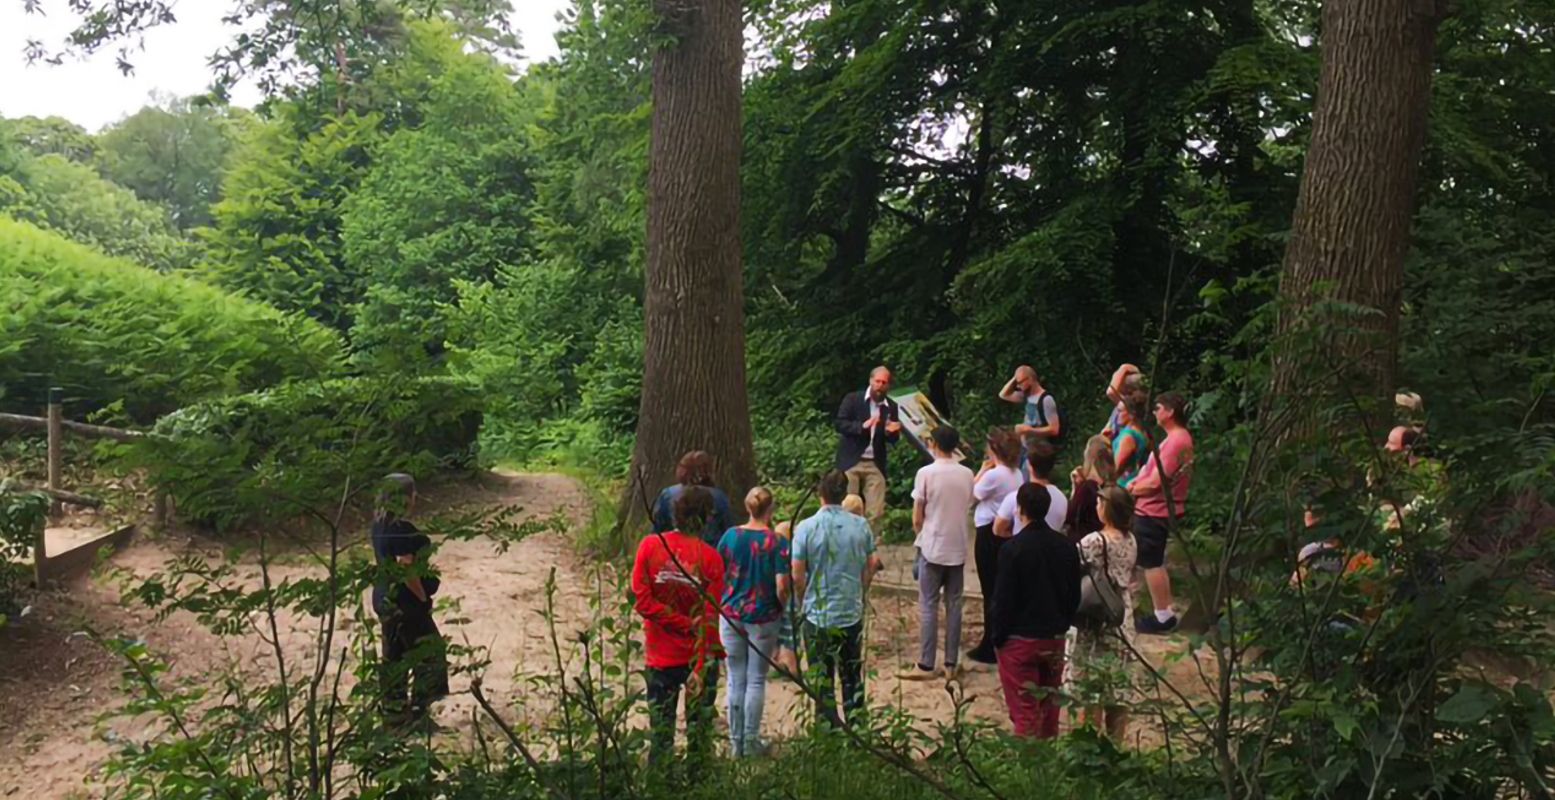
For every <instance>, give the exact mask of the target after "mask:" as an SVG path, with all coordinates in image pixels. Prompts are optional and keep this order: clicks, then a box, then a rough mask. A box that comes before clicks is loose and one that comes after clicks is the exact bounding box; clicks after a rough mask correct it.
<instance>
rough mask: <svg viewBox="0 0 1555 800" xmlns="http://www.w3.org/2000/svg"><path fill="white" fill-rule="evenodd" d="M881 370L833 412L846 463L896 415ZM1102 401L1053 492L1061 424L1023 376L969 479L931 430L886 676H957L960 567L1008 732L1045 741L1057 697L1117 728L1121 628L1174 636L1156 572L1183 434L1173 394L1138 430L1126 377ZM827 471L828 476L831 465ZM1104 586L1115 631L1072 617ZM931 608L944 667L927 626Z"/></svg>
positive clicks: (1182, 409)
mask: <svg viewBox="0 0 1555 800" xmlns="http://www.w3.org/2000/svg"><path fill="white" fill-rule="evenodd" d="M889 386H890V373H889V371H888V370H885V369H884V368H877V369H876V370H875V372H874V374H873V375H872V376H871V382H870V389H869V390H867V392H868V394H867V395H866V396H865V397H863V398H861V399H853V400H845V401H844V402H843V405H842V408H841V409H839V411H838V418H837V429H838V432H839V434H840V436H841V437H842V440H843V443H842V444H841V445H840V447H839V453H840V454H841V455H842V456H846V455H847V454H849V453H852V452H855V451H859V450H860V447H859V443H858V441H857V439H858V437H859V433H857V432H856V431H863V432H867V433H870V434H873V435H872V437H871V441H870V442H869V443H868V444H869V452H871V453H872V454H875V455H876V459H877V467H878V469H879V471H880V472H881V473H884V472H885V464H884V461H883V459H882V458H881V457H882V456H883V455H884V451H885V449H886V448H888V447H889V445H890V444H891V443H892V441H894V440H893V438H892V437H891V436H890V435H889V432H888V431H889V429H888V428H887V429H886V430H887V433H885V434H881V433H878V432H877V431H880V430H881V429H882V427H883V426H884V425H885V424H888V423H889V421H892V420H895V419H896V417H895V416H894V415H895V414H896V412H897V409H896V408H895V406H894V404H893V403H891V402H890V401H889V398H886V399H884V401H881V397H880V395H883V394H884V392H885V391H886V390H888V389H889ZM1105 396H1106V397H1107V398H1108V399H1109V400H1110V401H1111V402H1112V404H1113V412H1112V414H1111V418H1110V419H1109V421H1108V423H1107V426H1106V427H1105V428H1104V429H1103V430H1102V431H1100V432H1099V433H1097V434H1096V435H1094V436H1092V437H1091V438H1089V439H1088V440H1087V441H1086V443H1085V448H1084V457H1083V460H1082V463H1081V465H1080V466H1079V467H1076V468H1075V469H1074V470H1073V471H1071V472H1070V475H1069V487H1068V489H1067V491H1066V490H1065V489H1064V488H1061V487H1060V486H1058V485H1057V483H1056V482H1055V481H1054V479H1053V472H1054V468H1055V466H1056V461H1057V456H1058V452H1059V447H1060V446H1061V444H1062V442H1063V441H1064V440H1065V438H1066V437H1067V436H1069V434H1070V432H1069V431H1067V430H1065V427H1066V426H1067V425H1068V422H1067V415H1066V414H1065V413H1064V410H1063V407H1062V406H1061V405H1060V403H1059V401H1058V399H1057V398H1056V397H1055V396H1054V395H1053V393H1052V392H1050V391H1048V390H1047V389H1046V388H1045V387H1044V386H1043V385H1042V381H1041V379H1040V377H1039V375H1038V373H1037V371H1036V370H1035V369H1033V368H1032V367H1030V366H1021V367H1019V368H1018V369H1017V370H1015V373H1014V375H1013V376H1012V377H1011V378H1010V379H1009V380H1008V381H1007V382H1006V383H1005V384H1004V386H1003V387H1002V388H1001V389H1000V390H999V397H1000V399H1002V400H1005V401H1008V402H1011V403H1016V404H1020V405H1022V406H1023V408H1024V414H1023V416H1022V420H1021V422H1020V423H1018V424H1016V425H1015V426H1013V427H1012V428H1006V427H995V428H993V429H992V430H990V431H989V432H988V434H987V437H986V438H985V440H984V442H983V445H984V446H983V461H982V464H981V465H980V467H979V469H978V470H977V471H976V472H973V471H972V470H971V469H970V468H968V467H967V466H965V465H964V464H962V463H961V459H960V457H959V456H958V451H959V449H960V447H961V437H960V435H959V433H958V432H957V431H956V430H954V429H953V428H950V427H949V426H945V425H940V426H938V427H936V428H934V429H933V430H932V432H931V433H930V435H929V437H928V438H929V441H928V442H926V443H925V445H926V449H927V450H928V451H929V454H930V455H931V456H932V458H933V461H932V462H931V463H930V464H928V465H927V466H924V467H922V468H921V469H919V470H918V472H917V474H916V475H915V476H914V481H913V491H912V499H913V516H912V519H913V531H914V542H913V543H914V547H915V549H916V555H917V564H916V569H915V576H916V578H917V581H918V612H919V631H918V632H919V641H918V644H919V647H918V654H919V655H918V660H917V663H916V664H915V665H913V666H911V667H909V668H908V669H906V670H904V671H903V672H902V673H901V674H900V676H899V677H901V678H903V679H907V680H924V679H929V678H932V677H935V676H937V675H943V676H945V677H947V678H951V677H955V676H956V674H957V673H958V672H959V671H960V670H961V669H962V664H961V659H960V656H961V655H962V653H961V628H962V606H963V591H964V585H965V568H966V563H967V560H968V555H969V551H970V555H971V557H972V561H973V563H974V564H975V566H976V569H977V577H978V582H979V584H980V588H981V590H982V596H983V635H982V638H981V640H980V641H979V642H978V643H977V644H976V645H975V646H974V647H972V648H971V649H970V650H969V651H968V652H967V653H966V656H967V658H968V659H970V660H972V661H975V662H980V663H983V664H996V665H997V668H998V672H999V679H1000V683H1001V685H1002V686H1003V689H1004V696H1005V702H1006V705H1007V706H1008V708H1009V713H1010V718H1011V722H1012V723H1013V725H1014V728H1015V732H1016V734H1017V735H1021V736H1029V737H1034V738H1045V737H1051V736H1055V735H1057V733H1058V722H1059V703H1058V700H1059V695H1060V693H1061V691H1065V690H1064V689H1063V687H1064V685H1065V683H1066V682H1067V684H1068V689H1067V692H1068V693H1069V694H1070V695H1071V696H1073V697H1075V698H1077V699H1078V700H1079V701H1080V702H1081V704H1082V705H1083V706H1085V707H1086V711H1085V712H1084V713H1083V714H1082V720H1084V721H1094V722H1095V724H1097V725H1099V726H1102V727H1103V729H1104V730H1105V731H1106V732H1108V733H1109V734H1110V735H1113V736H1115V737H1121V736H1122V735H1123V733H1124V729H1125V727H1126V715H1125V711H1124V706H1123V703H1122V693H1123V691H1124V689H1125V688H1126V685H1127V683H1128V678H1127V674H1128V671H1127V666H1126V665H1127V656H1128V653H1129V652H1131V651H1132V648H1131V646H1130V645H1129V644H1128V641H1130V639H1129V637H1130V636H1131V634H1132V633H1134V632H1139V633H1147V634H1162V633H1167V632H1170V631H1172V630H1173V629H1175V628H1176V626H1177V616H1176V613H1175V611H1174V610H1173V607H1172V595H1171V582H1170V578H1169V576H1168V574H1167V571H1166V549H1167V541H1168V538H1169V537H1170V534H1171V532H1172V530H1173V529H1174V528H1175V527H1177V525H1178V524H1179V523H1180V521H1181V519H1182V517H1183V515H1184V513H1185V512H1186V510H1187V500H1188V487H1189V484H1190V482H1191V478H1192V463H1193V437H1192V435H1191V434H1190V433H1189V432H1188V428H1187V416H1186V412H1187V409H1186V405H1185V403H1184V401H1183V398H1182V396H1181V395H1178V394H1175V393H1170V392H1168V393H1165V394H1161V395H1159V396H1158V397H1156V398H1155V401H1154V404H1153V408H1152V409H1151V412H1150V413H1151V415H1152V416H1153V418H1154V420H1155V422H1156V423H1157V425H1158V426H1159V428H1160V435H1153V434H1152V433H1151V432H1150V431H1148V429H1146V428H1145V427H1144V424H1143V420H1144V419H1146V410H1145V408H1146V403H1147V402H1148V395H1147V393H1146V391H1145V389H1144V387H1143V385H1142V377H1141V375H1140V373H1139V370H1138V368H1136V367H1134V366H1133V365H1130V364H1125V365H1123V366H1122V367H1120V368H1119V369H1118V371H1117V372H1116V373H1115V374H1114V375H1113V378H1112V380H1111V381H1110V382H1109V384H1108V386H1107V387H1106V389H1105ZM861 400H867V401H873V402H877V403H879V411H878V412H876V413H877V414H878V418H879V419H880V420H881V421H880V422H876V423H874V424H873V425H871V424H869V423H868V421H866V422H865V423H863V424H860V423H858V421H857V420H856V419H853V418H852V417H853V415H856V414H857V413H858V410H859V409H860V408H861V407H862V402H861ZM839 466H841V465H840V464H839ZM1136 570H1137V571H1138V572H1139V573H1140V574H1142V577H1143V582H1144V584H1145V585H1146V586H1147V587H1148V589H1149V593H1150V597H1151V601H1152V606H1153V614H1152V615H1151V616H1149V617H1144V618H1140V619H1138V620H1135V619H1134V615H1133V591H1132V589H1133V586H1134V585H1135V583H1136V578H1135V575H1136ZM1087 578H1088V579H1089V580H1090V581H1092V582H1093V584H1094V583H1095V582H1100V581H1105V582H1106V584H1107V586H1108V587H1110V588H1111V589H1112V590H1113V593H1114V594H1115V595H1116V596H1119V597H1121V605H1122V609H1121V614H1122V616H1121V619H1120V620H1119V624H1116V625H1112V624H1107V623H1105V622H1100V623H1098V622H1096V621H1095V620H1094V619H1093V618H1092V617H1091V616H1089V615H1087V616H1084V617H1077V612H1079V611H1080V610H1081V605H1082V598H1083V596H1084V593H1083V592H1082V582H1083V581H1084V580H1085V579H1087ZM941 606H943V615H944V620H945V624H944V642H943V659H942V660H939V659H938V656H939V649H940V642H939V641H938V640H939V635H940V633H939V631H940V628H939V618H940V609H941Z"/></svg>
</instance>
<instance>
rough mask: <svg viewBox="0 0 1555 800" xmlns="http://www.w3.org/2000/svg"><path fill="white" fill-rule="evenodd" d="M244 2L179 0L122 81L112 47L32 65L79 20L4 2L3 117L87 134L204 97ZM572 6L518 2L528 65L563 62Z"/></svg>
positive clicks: (558, 1) (61, 2) (56, 1)
mask: <svg viewBox="0 0 1555 800" xmlns="http://www.w3.org/2000/svg"><path fill="white" fill-rule="evenodd" d="M235 2H237V0H180V2H179V3H178V4H177V6H176V7H175V9H174V13H175V14H176V15H177V17H178V21H177V22H176V23H173V24H171V25H165V26H162V27H159V28H157V29H155V30H153V31H152V32H150V33H149V34H147V35H146V42H145V44H146V49H145V52H141V53H136V54H135V55H134V56H132V57H131V59H130V60H131V62H132V63H134V65H135V72H134V73H133V74H131V75H129V76H128V77H126V76H124V75H121V74H120V73H119V71H118V69H117V68H116V67H115V66H114V60H115V56H116V54H117V52H118V48H117V47H113V46H109V47H105V48H103V49H102V50H100V51H98V52H97V53H96V54H95V55H94V56H92V57H90V58H87V59H85V60H80V59H67V60H66V61H65V63H63V64H61V65H59V66H53V65H50V64H43V63H38V64H33V65H31V66H28V64H27V59H26V56H25V55H24V47H25V46H26V43H27V40H28V39H39V40H41V41H43V42H44V44H46V45H49V46H57V45H58V43H59V42H61V41H63V39H64V36H65V34H67V33H68V32H69V31H70V29H71V28H72V27H74V23H75V17H74V16H73V15H72V14H71V13H70V11H69V9H68V7H67V3H66V0H43V2H42V4H41V5H42V8H43V11H44V12H45V13H46V14H47V16H40V15H38V14H28V13H26V11H25V10H24V8H23V3H22V2H21V0H0V116H5V117H25V116H38V117H48V116H59V117H64V118H65V119H68V120H70V121H72V122H74V123H76V124H78V125H80V126H82V127H83V128H86V129H87V130H88V131H93V132H96V131H97V130H99V129H101V128H102V127H103V126H104V125H107V124H109V123H112V122H117V121H118V120H120V119H122V118H124V117H126V116H128V115H130V114H132V113H134V112H135V111H136V110H137V109H139V108H140V107H141V106H143V105H145V104H146V103H147V102H148V100H149V99H150V97H151V95H152V93H153V92H158V93H162V94H171V95H177V96H184V95H191V94H198V93H200V92H203V91H204V90H205V89H206V88H207V86H209V83H210V71H209V70H208V69H207V68H206V59H207V57H209V56H210V54H211V53H213V52H215V51H216V49H217V48H218V47H219V46H220V45H222V44H225V43H226V42H227V41H228V39H229V38H230V37H231V36H232V32H233V30H234V29H233V28H230V27H228V26H225V25H223V24H222V22H221V17H222V15H223V14H225V13H227V12H228V11H229V10H230V9H231V8H232V7H233V5H234V3H235ZM570 5H571V3H570V0H514V2H513V7H514V8H515V9H516V10H515V11H514V12H513V14H512V16H511V20H512V24H513V29H514V30H515V31H517V32H518V34H519V37H520V39H521V41H522V42H523V47H524V54H525V56H526V59H527V60H533V61H544V60H545V59H547V58H550V57H552V56H554V55H556V40H555V38H554V34H555V32H556V28H557V25H558V23H557V21H556V14H557V12H559V11H561V10H563V9H564V8H567V7H568V6H570ZM258 100H259V93H258V91H257V90H256V89H255V88H254V87H253V86H247V85H240V86H238V87H237V88H236V89H235V90H234V92H233V102H235V103H237V104H239V105H245V106H251V105H253V104H254V103H256V102H258Z"/></svg>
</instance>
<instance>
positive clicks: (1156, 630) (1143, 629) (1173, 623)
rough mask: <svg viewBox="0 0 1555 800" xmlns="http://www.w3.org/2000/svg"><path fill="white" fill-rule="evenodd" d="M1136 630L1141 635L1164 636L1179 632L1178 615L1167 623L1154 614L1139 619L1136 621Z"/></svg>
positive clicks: (1173, 616)
mask: <svg viewBox="0 0 1555 800" xmlns="http://www.w3.org/2000/svg"><path fill="white" fill-rule="evenodd" d="M1134 630H1135V631H1137V632H1139V633H1149V634H1154V635H1157V636H1164V635H1166V634H1168V633H1171V632H1172V631H1175V630H1177V615H1176V614H1173V615H1172V618H1171V619H1169V620H1167V621H1165V622H1162V621H1160V620H1158V619H1156V618H1155V615H1154V614H1151V615H1150V616H1148V617H1137V618H1135V619H1134Z"/></svg>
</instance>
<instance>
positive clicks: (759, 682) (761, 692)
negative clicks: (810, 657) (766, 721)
mask: <svg viewBox="0 0 1555 800" xmlns="http://www.w3.org/2000/svg"><path fill="white" fill-rule="evenodd" d="M745 510H746V512H747V513H748V514H750V520H749V521H748V522H746V523H745V524H744V525H739V526H736V527H733V528H730V529H729V530H728V531H726V532H725V533H724V535H723V538H722V539H720V540H719V541H718V555H719V556H720V557H722V558H723V562H724V593H723V597H722V598H721V604H722V607H723V617H722V619H721V620H720V621H719V636H720V638H721V639H722V640H723V646H724V652H725V653H726V654H727V658H728V665H729V677H728V690H727V695H728V702H729V752H730V754H731V755H733V756H734V757H735V758H739V757H741V756H754V755H759V754H760V753H761V750H762V743H761V717H762V711H763V709H764V708H765V706H766V699H767V670H768V668H769V667H770V666H771V659H772V657H773V654H774V652H775V651H776V650H777V640H778V634H779V631H780V629H781V628H782V624H783V613H784V611H785V609H786V607H787V604H788V596H789V583H788V581H789V578H788V569H789V567H788V564H789V545H788V540H787V539H786V538H784V537H782V536H779V535H777V533H776V532H774V531H773V530H772V492H770V491H768V490H767V489H765V488H763V487H761V486H757V487H755V488H753V489H751V490H750V491H749V492H748V493H746V495H745Z"/></svg>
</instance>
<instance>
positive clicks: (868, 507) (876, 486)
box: [844, 458, 885, 536]
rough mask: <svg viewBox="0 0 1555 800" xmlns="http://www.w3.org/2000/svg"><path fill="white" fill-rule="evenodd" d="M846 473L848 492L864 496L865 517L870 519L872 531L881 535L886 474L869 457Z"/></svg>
mask: <svg viewBox="0 0 1555 800" xmlns="http://www.w3.org/2000/svg"><path fill="white" fill-rule="evenodd" d="M844 474H846V475H847V476H848V494H856V495H858V496H860V497H862V498H864V517H865V518H866V519H868V520H869V529H870V531H871V532H873V533H874V534H875V535H876V536H879V535H880V522H881V520H882V519H883V518H884V517H885V474H884V473H882V472H881V471H880V467H879V466H878V465H877V464H875V462H874V460H873V459H869V458H866V459H862V460H860V461H859V462H858V463H857V464H854V465H853V466H852V467H850V468H849V469H848V471H847V472H846V473H844Z"/></svg>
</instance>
